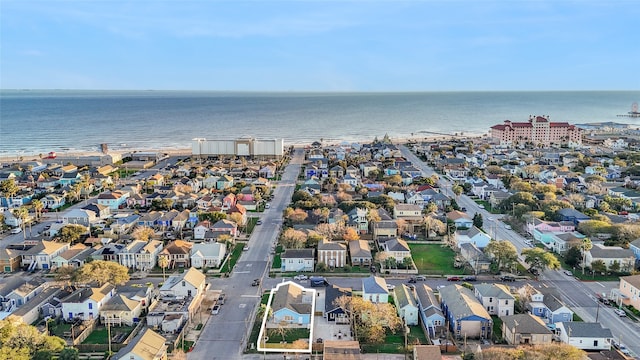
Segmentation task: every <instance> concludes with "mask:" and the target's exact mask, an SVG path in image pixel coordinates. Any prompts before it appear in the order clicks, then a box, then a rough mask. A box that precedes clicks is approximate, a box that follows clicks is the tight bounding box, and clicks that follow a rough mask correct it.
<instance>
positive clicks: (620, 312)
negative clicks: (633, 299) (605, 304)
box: [613, 309, 627, 317]
mask: <svg viewBox="0 0 640 360" xmlns="http://www.w3.org/2000/svg"><path fill="white" fill-rule="evenodd" d="M613 312H614V313H616V315H618V316H620V317H623V316H627V313H626V312H624V310H622V309H613Z"/></svg>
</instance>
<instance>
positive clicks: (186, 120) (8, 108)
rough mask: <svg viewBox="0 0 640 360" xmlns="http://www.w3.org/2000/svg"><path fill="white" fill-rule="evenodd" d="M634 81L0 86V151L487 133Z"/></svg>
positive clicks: (561, 115)
mask: <svg viewBox="0 0 640 360" xmlns="http://www.w3.org/2000/svg"><path fill="white" fill-rule="evenodd" d="M638 101H640V91H585V92H415V93H295V92H292V93H252V92H200V91H198V92H196V91H67V90H1V91H0V156H13V155H36V154H39V153H46V152H49V151H58V152H64V151H97V150H98V149H99V145H100V144H101V143H107V144H108V145H109V148H110V149H126V148H131V149H157V148H188V147H190V144H191V142H190V141H191V139H192V138H195V137H204V138H208V139H234V138H237V137H242V136H252V137H255V138H284V139H285V143H287V144H293V143H308V142H312V141H315V140H319V139H323V140H324V141H344V140H346V141H370V140H372V139H373V138H374V137H375V136H378V137H380V138H381V137H382V136H384V134H389V136H391V137H392V138H393V137H409V136H411V137H414V138H420V137H421V136H430V135H432V134H431V133H442V134H454V133H464V134H474V135H479V134H485V133H487V132H488V131H489V127H490V126H492V125H494V124H497V123H502V122H503V121H504V120H506V119H509V120H512V121H526V120H527V119H528V117H529V115H530V114H536V115H543V114H544V115H550V117H551V120H552V121H566V122H570V123H587V122H601V121H617V122H624V123H631V124H635V125H638V123H639V121H638V119H627V118H617V117H616V115H617V114H625V113H627V112H628V111H630V108H631V104H632V103H633V102H638Z"/></svg>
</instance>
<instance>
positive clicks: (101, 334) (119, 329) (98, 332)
mask: <svg viewBox="0 0 640 360" xmlns="http://www.w3.org/2000/svg"><path fill="white" fill-rule="evenodd" d="M131 331H133V327H132V326H112V327H111V339H113V338H114V337H115V336H117V335H119V334H127V335H129V334H130V333H131ZM107 334H108V331H107V328H106V327H105V326H98V327H96V328H95V330H93V332H92V333H91V334H89V336H88V337H87V338H86V339H85V340H84V341H83V342H82V343H83V344H108V343H109V341H108V337H107Z"/></svg>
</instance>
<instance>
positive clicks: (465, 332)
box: [440, 285, 493, 339]
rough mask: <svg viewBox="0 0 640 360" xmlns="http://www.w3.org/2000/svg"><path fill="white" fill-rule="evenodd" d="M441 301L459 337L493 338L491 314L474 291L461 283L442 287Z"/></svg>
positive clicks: (444, 311)
mask: <svg viewBox="0 0 640 360" xmlns="http://www.w3.org/2000/svg"><path fill="white" fill-rule="evenodd" d="M440 301H441V303H442V309H443V313H444V315H445V317H446V318H447V319H448V320H449V327H450V330H451V331H452V332H453V334H454V336H456V337H457V338H465V337H466V338H481V339H489V338H491V330H492V327H493V320H492V319H491V315H489V313H488V312H487V310H486V309H485V308H484V306H482V304H481V303H480V302H479V301H478V299H476V298H475V296H474V294H473V292H472V291H471V290H469V289H467V288H465V287H463V286H460V285H448V286H445V287H444V288H442V289H440Z"/></svg>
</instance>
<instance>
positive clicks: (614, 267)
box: [609, 260, 620, 273]
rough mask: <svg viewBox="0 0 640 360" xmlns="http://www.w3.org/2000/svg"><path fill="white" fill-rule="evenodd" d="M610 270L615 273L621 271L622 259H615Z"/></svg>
mask: <svg viewBox="0 0 640 360" xmlns="http://www.w3.org/2000/svg"><path fill="white" fill-rule="evenodd" d="M609 271H611V272H614V273H617V272H620V261H618V260H614V261H613V262H612V263H611V265H610V266H609Z"/></svg>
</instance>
